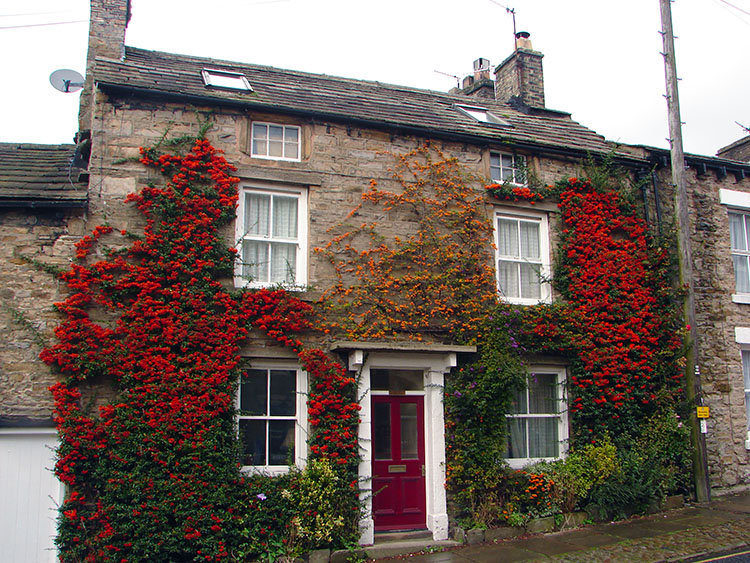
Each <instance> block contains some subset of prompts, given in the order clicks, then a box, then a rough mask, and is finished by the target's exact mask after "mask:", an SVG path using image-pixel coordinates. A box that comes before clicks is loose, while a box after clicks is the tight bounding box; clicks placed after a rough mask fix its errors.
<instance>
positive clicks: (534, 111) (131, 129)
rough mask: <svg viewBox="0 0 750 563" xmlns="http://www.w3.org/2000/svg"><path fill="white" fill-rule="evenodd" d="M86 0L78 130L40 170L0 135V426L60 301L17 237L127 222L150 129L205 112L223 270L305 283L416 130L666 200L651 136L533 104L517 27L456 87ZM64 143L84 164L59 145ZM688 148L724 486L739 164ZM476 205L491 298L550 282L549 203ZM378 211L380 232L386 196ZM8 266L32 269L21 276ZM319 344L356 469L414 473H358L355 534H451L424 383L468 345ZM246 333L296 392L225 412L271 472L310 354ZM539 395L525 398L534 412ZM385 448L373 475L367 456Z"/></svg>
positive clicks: (705, 366) (545, 364)
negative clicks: (636, 136)
mask: <svg viewBox="0 0 750 563" xmlns="http://www.w3.org/2000/svg"><path fill="white" fill-rule="evenodd" d="M91 14H92V17H91V28H90V36H89V37H90V41H89V58H88V63H87V73H86V87H85V89H84V92H83V93H82V97H81V111H80V123H79V132H78V135H77V141H78V145H77V147H72V146H71V147H47V148H38V149H37V150H38V151H39V153H40V154H45V155H49V159H50V166H53V164H52V163H53V162H54V163H55V166H57V168H55V169H54V170H52V171H51V172H48V171H46V170H40V169H39V166H40V164H39V163H40V162H41V160H40V159H39V158H33V159H26V158H25V157H24V156H23V155H24V154H26V153H24V152H23V150H22V149H23V148H24V147H17V148H16V150H15V152H13V150H11V149H12V148H8V151H9V152H8V154H9V157H8V159H7V160H4V161H3V164H2V168H0V174H2V175H4V176H11V175H12V170H11V168H10V164H8V163H15V164H17V165H18V166H17V167H18V168H19V169H20V170H23V171H24V174H26V173H27V172H29V171H30V172H31V173H32V174H33V175H34V177H35V178H36V179H37V180H35V183H34V184H33V185H25V186H24V187H22V188H21V189H17V190H15V191H14V189H15V187H14V186H13V185H12V184H6V183H0V202H2V203H3V207H4V209H3V210H2V213H3V215H2V217H3V220H2V223H0V236H2V239H3V240H4V241H5V242H6V245H5V247H4V249H3V252H4V253H5V255H6V260H5V261H4V263H3V266H2V271H1V274H2V287H0V291H2V295H3V297H4V301H6V302H7V303H9V304H10V306H9V307H8V308H3V309H2V310H1V311H0V324H2V326H3V327H4V329H5V330H6V334H9V335H10V338H8V339H6V340H5V341H4V342H3V344H2V345H0V346H2V360H1V364H0V379H1V380H2V381H3V394H2V398H1V399H0V421H2V429H1V430H0V437H3V436H5V435H6V434H9V433H12V432H18V431H19V430H18V429H19V428H23V427H25V426H26V427H27V426H29V425H30V424H41V423H42V422H41V421H48V420H49V418H50V414H51V407H52V401H51V397H50V396H49V394H48V392H47V387H48V386H49V385H51V384H52V383H54V381H55V376H54V375H53V374H52V373H51V372H50V370H49V368H47V367H46V366H45V365H43V364H42V363H41V362H39V361H37V360H36V356H37V355H38V351H39V348H38V345H37V344H35V342H34V337H33V336H32V335H31V334H30V333H29V331H28V330H27V329H28V325H31V326H33V327H34V328H35V330H37V331H39V333H41V334H42V335H43V336H44V337H45V338H49V337H50V335H51V329H52V327H53V326H54V324H55V322H56V321H55V318H56V317H55V315H54V314H53V313H52V312H51V309H50V306H51V304H52V303H53V302H54V301H56V300H58V299H59V297H58V295H59V291H60V290H59V288H58V286H57V284H56V283H55V282H54V281H52V278H51V277H49V276H48V275H46V274H45V273H44V272H39V271H38V268H37V269H35V267H34V265H33V264H30V263H29V262H30V261H29V258H31V259H33V260H34V261H38V262H44V263H50V264H65V263H68V262H69V260H70V258H71V257H72V256H73V254H74V253H73V251H72V248H71V246H72V244H71V243H72V241H74V240H76V239H77V238H78V237H81V236H83V235H84V234H85V233H87V232H89V231H91V229H93V227H94V226H96V225H99V224H102V223H103V222H104V220H105V219H106V221H107V222H108V223H109V224H110V225H112V226H114V227H115V228H116V229H132V230H135V229H137V227H138V225H139V224H140V223H139V221H141V219H140V218H139V217H138V216H137V215H136V214H135V213H134V211H133V210H132V209H131V208H130V206H128V205H126V204H125V203H124V200H125V198H126V197H127V195H128V194H130V193H133V192H135V191H136V190H137V189H138V188H139V187H141V186H143V185H144V184H145V183H146V182H148V180H149V179H150V176H149V174H148V172H146V171H145V170H144V168H143V167H142V166H141V165H140V164H138V163H137V162H135V161H134V159H135V158H137V156H138V154H139V147H148V146H153V145H154V144H156V143H157V142H159V140H160V139H162V138H163V137H164V136H165V134H167V133H168V134H169V135H170V136H180V135H195V134H196V133H197V132H198V130H199V129H200V128H201V126H202V124H203V123H204V122H205V121H206V119H210V120H211V123H212V127H211V129H210V130H209V132H208V134H207V137H208V138H209V139H210V141H211V142H212V143H213V144H214V146H216V147H217V148H219V149H221V150H222V151H224V153H225V156H226V158H227V159H228V160H229V161H230V162H231V163H233V164H234V165H235V166H236V167H237V169H238V171H237V175H238V176H239V177H240V179H241V183H240V204H239V208H238V218H237V226H236V229H235V231H234V232H231V233H227V239H228V240H230V241H232V242H233V243H234V242H235V241H236V244H237V246H238V249H239V253H240V257H241V260H240V264H244V265H241V266H239V267H238V270H237V272H236V278H235V284H237V285H246V284H250V285H251V286H253V287H261V286H268V285H270V284H276V283H293V284H296V285H301V286H308V287H310V288H312V289H311V291H310V298H313V297H314V296H315V294H316V290H320V289H325V288H326V287H328V286H330V285H331V284H332V283H333V280H334V278H333V272H332V271H331V269H330V267H329V266H328V265H327V264H326V263H325V261H324V260H322V259H321V258H320V257H319V256H317V255H315V254H314V253H313V252H312V249H314V248H316V247H321V246H323V245H325V243H326V242H327V241H328V239H329V237H330V235H328V233H327V231H328V229H329V228H331V227H333V226H335V225H337V224H339V223H340V222H342V221H343V220H344V219H345V218H346V216H347V214H348V213H349V212H350V211H351V210H352V209H353V208H354V207H355V206H356V205H357V204H358V202H359V200H360V196H361V194H362V193H363V191H365V190H366V189H367V187H368V186H369V183H370V180H371V179H375V180H377V181H378V182H380V183H381V184H382V185H385V186H389V185H392V182H393V179H392V176H391V173H390V172H389V167H390V166H391V162H392V161H391V160H390V157H388V156H387V153H388V152H405V151H408V150H411V149H413V148H415V147H418V146H421V145H422V144H423V143H424V142H425V141H428V140H429V141H430V142H431V143H433V145H436V146H439V147H440V149H441V150H442V151H444V152H445V153H446V154H449V155H451V156H454V157H456V158H458V160H459V161H460V162H461V163H462V164H463V165H464V166H466V167H467V168H468V169H469V170H471V171H472V172H474V173H476V174H478V175H480V176H482V177H484V178H486V179H487V180H488V181H495V182H503V181H510V182H512V183H517V184H519V185H522V184H523V183H524V182H525V180H524V178H525V177H526V176H527V175H533V176H534V177H535V178H537V179H538V181H539V182H542V183H553V182H555V181H556V180H558V179H559V178H561V177H565V176H572V175H578V174H580V173H581V170H582V163H583V162H584V161H585V160H586V159H587V158H590V157H594V158H596V157H604V156H606V155H612V157H613V158H614V159H615V161H616V162H617V163H618V164H620V165H621V166H623V167H625V168H626V169H627V170H629V171H630V172H631V173H632V174H633V175H634V176H637V177H640V178H647V179H648V180H649V181H648V182H646V183H645V184H644V186H645V187H644V188H643V191H642V195H643V202H644V207H645V209H647V214H646V215H647V217H648V218H649V221H651V222H652V223H653V224H654V225H657V224H658V223H660V222H661V223H663V224H668V223H669V221H670V219H669V217H670V214H671V204H670V203H669V202H670V201H671V195H672V188H671V181H670V177H669V164H668V162H669V158H668V156H669V155H668V153H667V152H666V151H664V150H661V149H655V148H651V147H644V146H615V145H613V144H612V143H610V142H608V141H606V140H605V139H604V138H603V137H601V136H599V135H597V134H596V133H595V132H593V131H591V130H590V129H587V128H585V127H583V126H582V125H580V124H578V123H577V122H575V121H574V120H573V119H572V118H571V116H570V114H568V113H565V112H561V111H556V110H552V109H549V108H546V107H545V102H544V81H543V73H542V55H541V53H538V52H536V51H534V50H533V48H532V45H531V42H530V41H529V38H528V37H527V36H526V35H524V34H519V37H518V41H517V46H516V50H515V52H514V53H512V54H511V55H510V56H509V57H508V58H507V59H506V60H505V61H504V62H503V63H501V64H500V65H498V66H497V67H496V69H495V70H494V73H491V71H490V66H489V62H488V61H486V59H479V60H477V61H476V62H475V64H474V72H473V74H472V75H470V76H469V77H467V79H465V81H464V83H463V88H462V89H460V90H456V91H452V92H451V93H446V94H443V93H438V92H432V91H425V90H419V89H415V88H407V87H400V86H393V85H386V84H381V83H374V82H367V81H360V80H351V79H346V78H336V77H330V76H321V75H314V74H309V73H304V72H298V71H290V70H281V69H276V68H272V67H265V66H258V65H252V64H245V63H236V62H230V61H218V60H212V59H206V58H200V57H192V56H184V55H175V54H169V53H161V52H153V51H146V50H143V49H138V48H133V47H130V46H126V45H125V32H126V27H127V22H128V19H129V16H130V6H129V2H128V0H108V1H106V2H105V1H104V0H92V12H91ZM29 150H31V148H29ZM73 157H75V159H73ZM55 159H56V160H55ZM79 163H80V168H81V170H79V169H78V168H75V167H74V166H73V165H74V164H75V165H79ZM687 166H688V183H689V190H690V205H691V216H692V218H693V222H692V232H691V237H692V241H693V258H694V271H695V275H696V277H695V287H696V302H697V307H698V329H699V338H700V340H699V354H700V358H699V363H700V368H701V374H702V385H703V388H702V392H703V396H704V403H705V404H706V405H708V406H709V407H710V408H711V418H710V419H709V423H708V434H707V444H708V458H709V470H710V479H711V486H712V487H714V488H716V489H717V490H720V489H723V488H727V487H733V486H741V485H748V484H750V453H749V450H750V441H747V440H748V437H749V436H748V434H747V431H748V421H749V420H750V309H748V307H749V306H750V305H749V304H750V278H749V277H748V276H750V266H749V265H748V264H750V263H749V262H748V260H750V246H748V244H750V242H748V238H750V235H748V233H750V226H748V225H747V224H746V221H750V219H749V217H750V180H748V174H749V173H750V165H748V164H745V163H741V162H737V161H731V160H727V159H720V158H712V157H702V156H688V158H687ZM39 182H41V183H39ZM6 202H7V203H6ZM487 208H488V213H490V214H491V218H492V220H493V223H494V225H495V240H496V246H497V247H498V249H497V250H496V251H495V252H496V265H497V266H498V268H497V269H498V271H499V272H500V274H499V275H498V286H499V288H500V290H501V291H502V293H503V295H504V298H505V299H507V300H508V301H510V302H513V303H518V304H532V303H536V302H539V301H543V302H549V301H551V300H553V299H554V295H553V292H552V290H551V288H550V286H549V284H548V283H547V282H545V281H544V277H543V276H542V277H539V276H535V277H534V276H532V277H529V276H528V275H525V273H524V272H525V270H524V268H525V264H527V263H529V262H531V263H533V265H534V268H535V271H541V272H542V273H548V272H549V271H550V267H551V266H550V265H551V256H552V250H553V247H554V244H555V227H556V225H557V223H558V210H557V207H556V206H555V205H553V204H551V203H544V202H543V203H540V204H536V205H533V206H532V205H529V204H527V203H513V204H500V203H499V202H496V201H495V202H493V201H490V200H489V199H488V201H487ZM391 219H392V228H393V229H394V230H395V231H396V232H397V231H398V229H399V228H401V226H400V223H399V221H398V217H395V218H391ZM521 247H525V248H528V247H533V248H535V249H536V250H534V251H533V252H529V253H528V255H521V251H519V250H514V251H511V250H510V249H511V248H521ZM504 248H505V249H508V250H507V251H503V249H504ZM250 278H251V279H252V280H253V281H252V282H248V281H247V280H248V279H250ZM19 280H28V281H31V282H33V283H34V287H35V289H34V290H33V291H29V290H28V282H26V281H23V283H19ZM17 312H20V313H22V315H23V316H22V317H19V315H18V314H17ZM325 345H326V346H327V347H328V350H329V351H330V352H332V353H334V354H336V355H338V356H339V357H340V358H341V359H342V361H343V362H344V364H345V365H347V366H348V367H349V369H351V370H353V371H358V372H359V373H360V379H359V381H360V383H359V385H360V393H359V396H360V397H366V399H363V400H362V404H361V407H362V410H361V411H360V413H361V422H360V427H359V437H360V441H361V444H362V445H363V447H362V461H361V464H360V469H359V471H360V476H361V477H362V478H363V483H368V484H367V485H363V487H367V488H369V487H379V486H380V485H381V484H385V483H394V484H395V485H394V486H399V487H405V489H404V490H407V489H408V490H409V491H411V493H410V494H409V495H398V494H396V495H390V496H389V495H378V496H377V497H376V500H375V501H374V503H373V500H372V497H371V495H368V494H366V493H367V491H363V498H366V499H368V500H367V501H366V502H367V503H368V504H367V507H366V514H367V515H366V516H365V517H364V518H363V520H362V522H361V531H362V535H361V542H362V543H363V544H370V543H372V542H373V540H374V533H375V531H379V530H388V529H404V528H427V529H429V530H430V531H431V532H432V535H433V537H434V538H435V539H444V538H446V537H447V536H448V514H447V499H446V493H445V487H444V484H445V469H444V466H445V437H444V418H443V406H442V390H441V387H442V384H443V382H444V378H445V377H446V374H448V373H449V371H450V369H451V368H452V367H454V366H455V365H456V364H457V361H458V357H459V356H460V355H462V354H466V353H470V352H472V351H473V347H469V346H460V345H457V344H456V343H455V342H451V341H450V340H440V341H434V342H426V343H419V344H417V343H414V342H411V341H408V342H407V341H403V342H401V341H395V342H394V341H390V342H380V341H357V342H352V341H331V342H326V343H325ZM243 353H244V355H245V356H247V358H249V359H250V361H251V365H252V372H253V375H254V377H256V378H258V379H259V380H262V381H263V385H262V386H261V387H263V388H266V386H267V385H274V386H276V387H277V388H280V389H283V390H284V391H283V392H284V393H287V394H288V395H289V396H290V397H296V399H292V400H291V402H292V403H293V405H292V407H291V410H290V411H289V413H285V414H284V415H283V416H276V415H274V414H273V413H268V412H267V413H266V414H263V415H258V416H247V417H242V418H241V419H240V422H239V424H240V427H241V428H242V429H243V430H244V434H245V436H249V437H248V438H246V440H245V444H244V447H245V454H246V459H247V460H248V466H251V467H249V468H248V469H253V468H254V469H257V470H263V471H267V472H271V473H273V472H279V471H284V470H285V468H286V460H287V458H288V456H289V454H290V453H291V454H292V455H293V458H294V459H295V460H297V461H298V462H303V461H304V459H305V458H306V451H305V430H306V405H305V401H304V392H305V390H306V386H307V379H306V374H305V373H304V372H302V371H301V370H300V369H299V367H298V365H297V364H296V361H295V358H293V357H292V356H291V355H289V354H287V353H286V352H285V351H284V350H282V349H280V348H279V347H275V346H271V345H269V344H268V343H267V342H264V341H262V340H252V341H250V342H248V344H247V345H246V347H245V349H244V351H243ZM531 362H532V367H533V369H534V371H535V373H538V374H542V375H543V376H544V377H545V378H546V380H547V381H548V382H549V385H550V387H551V388H552V389H553V393H555V396H556V399H557V401H558V404H559V405H561V407H560V408H559V409H555V411H554V412H549V413H542V414H543V415H545V416H552V417H554V419H555V420H556V425H555V429H554V431H553V432H550V433H549V435H548V436H545V437H544V439H543V440H542V441H543V442H544V444H545V445H544V449H545V451H546V452H553V453H554V455H552V456H550V455H549V454H545V455H544V457H557V456H560V455H563V454H564V452H565V449H566V438H567V436H568V420H567V415H566V410H567V409H566V407H565V385H564V384H565V378H566V366H565V364H564V363H563V362H562V361H560V360H559V359H555V358H541V357H540V358H532V359H531ZM252 391H253V392H256V391H257V389H254V390H252ZM746 409H747V410H746ZM290 413H291V414H290ZM534 414H535V413H525V414H524V415H523V416H522V417H521V418H522V419H523V420H524V421H525V423H529V422H533V419H534ZM384 428H389V429H390V431H391V432H396V429H398V435H399V436H401V437H402V438H403V436H406V435H409V436H411V437H412V439H409V440H404V439H401V440H397V442H399V443H401V444H404V445H402V446H401V447H400V448H398V447H396V446H395V445H394V448H395V449H394V451H393V457H392V458H391V463H388V464H385V465H382V464H378V463H376V462H377V461H378V453H377V452H376V451H373V449H372V446H371V444H372V438H373V436H374V435H376V433H378V432H381V431H383V429H384ZM393 435H396V434H393ZM390 437H392V436H389V438H390ZM394 444H395V442H394ZM402 448H403V450H402ZM396 450H398V451H396ZM516 452H517V453H516V454H515V457H514V458H512V459H510V460H509V461H510V462H511V464H513V465H517V466H522V465H523V464H525V463H528V462H530V461H532V460H534V459H539V458H540V457H542V456H540V455H539V454H535V453H534V451H533V448H531V447H530V445H529V444H528V443H519V444H516ZM414 461H416V463H415V462H414ZM37 463H38V462H37ZM380 467H383V468H384V471H385V474H382V475H380V474H378V472H379V471H380ZM370 478H371V480H370ZM17 479H20V478H18V477H17ZM3 481H4V480H3V479H0V483H2V482H3ZM371 481H372V484H371V485H370V484H369V483H370V482H371ZM8 482H9V481H6V483H8ZM16 483H17V481H16ZM407 484H408V485H407ZM10 486H11V487H13V486H17V485H10ZM56 498H59V496H58V497H56ZM373 504H374V505H373ZM45 517H47V516H45ZM48 533H49V532H47V534H48ZM42 535H44V534H42ZM47 537H48V536H47Z"/></svg>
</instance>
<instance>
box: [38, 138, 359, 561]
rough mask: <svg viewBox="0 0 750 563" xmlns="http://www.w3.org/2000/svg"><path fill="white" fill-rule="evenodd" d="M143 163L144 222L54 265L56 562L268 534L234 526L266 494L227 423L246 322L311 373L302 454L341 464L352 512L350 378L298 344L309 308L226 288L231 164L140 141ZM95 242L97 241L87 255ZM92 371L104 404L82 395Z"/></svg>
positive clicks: (345, 504) (49, 353) (245, 549)
mask: <svg viewBox="0 0 750 563" xmlns="http://www.w3.org/2000/svg"><path fill="white" fill-rule="evenodd" d="M140 160H141V162H142V163H143V164H144V165H146V166H148V167H152V168H155V169H157V170H159V171H160V172H161V173H162V174H164V175H165V176H166V177H167V178H168V180H167V181H166V182H165V184H164V185H160V186H157V185H155V184H151V185H148V186H146V187H144V188H143V189H141V190H140V191H139V192H137V193H135V194H132V195H131V196H129V197H128V199H127V201H128V202H131V203H132V204H134V205H135V206H136V207H137V209H138V210H140V212H141V213H142V214H143V215H144V217H145V221H146V223H145V228H144V230H143V233H142V234H134V233H128V232H125V231H122V232H116V231H114V230H113V228H112V227H109V226H104V227H97V228H96V229H95V230H94V232H93V233H92V234H91V235H90V236H88V237H85V238H83V239H82V240H81V241H80V242H79V243H78V244H77V252H76V263H74V264H73V265H72V267H71V269H70V270H69V271H67V272H65V273H63V274H62V276H61V277H62V280H63V281H64V282H65V283H67V285H68V287H69V288H70V290H71V294H70V296H69V297H68V298H67V299H66V300H65V301H64V302H62V303H58V304H57V308H58V310H59V311H60V312H61V313H62V315H63V316H64V320H63V322H62V323H61V324H60V326H59V327H58V328H57V329H56V331H55V334H56V337H57V341H58V342H57V344H55V345H54V346H51V347H49V348H47V349H45V350H44V351H43V352H42V356H41V357H42V359H43V360H44V361H45V362H46V363H48V364H50V365H52V366H54V367H56V368H57V370H58V371H59V372H60V373H61V374H62V376H64V379H63V380H62V381H61V382H60V383H58V384H56V385H55V386H53V387H52V389H51V390H52V393H53V396H54V400H55V411H54V418H55V421H56V424H57V427H58V431H59V435H60V441H61V445H60V447H59V450H58V461H57V464H56V467H55V473H56V474H57V476H58V477H59V479H60V480H61V481H62V482H63V483H65V484H66V485H67V487H68V491H69V494H68V496H67V498H66V500H65V502H64V505H63V506H62V507H61V509H60V520H59V533H58V537H57V542H58V546H59V547H60V554H61V559H62V560H63V561H118V562H125V561H164V562H176V561H198V560H203V561H220V560H230V559H231V560H237V559H243V558H245V557H251V556H259V555H262V554H263V553H265V551H262V549H265V548H259V547H258V546H259V545H264V546H268V545H270V543H271V541H272V539H273V538H272V536H273V534H272V533H271V531H270V530H269V531H268V532H266V531H265V528H263V527H260V526H259V527H258V528H259V529H262V530H264V531H263V532H262V534H263V535H265V539H264V538H258V537H248V533H247V530H248V529H249V528H251V527H252V526H250V524H248V523H249V522H251V521H255V520H254V518H255V516H254V514H255V512H257V511H262V510H263V501H266V499H268V501H267V502H268V503H271V502H273V499H269V498H268V497H269V496H270V495H272V492H271V491H270V489H269V491H268V494H267V495H266V493H263V492H261V493H257V492H256V489H253V488H252V487H251V486H250V485H249V482H248V480H247V479H246V478H245V477H244V476H243V475H242V474H241V473H240V471H239V466H238V459H239V455H238V454H239V452H238V440H237V430H236V425H235V400H236V399H235V398H236V391H237V384H238V380H239V376H240V373H241V358H240V355H239V346H240V343H241V342H242V340H243V339H245V337H246V336H247V335H248V332H249V330H251V329H252V328H255V329H257V330H260V331H261V332H264V333H265V334H266V335H268V337H269V338H270V339H272V340H275V341H276V342H277V343H278V344H280V345H282V346H285V347H288V348H290V349H292V350H293V351H295V352H297V353H298V354H299V357H300V363H301V365H302V366H303V368H304V369H306V370H307V371H308V373H309V377H310V387H311V392H310V397H309V401H310V413H311V415H310V427H311V437H310V452H311V457H322V458H326V459H330V460H331V461H332V462H333V463H334V466H335V467H338V468H339V473H340V475H341V476H342V478H343V479H342V482H344V484H345V486H344V489H343V490H344V491H345V492H344V493H342V503H341V510H342V511H344V512H346V513H347V515H349V516H348V519H349V521H353V522H355V521H356V514H357V508H358V505H357V500H356V495H355V491H354V487H353V485H352V483H353V482H354V479H355V478H356V463H357V460H358V456H357V442H356V425H357V422H358V413H357V409H358V406H357V403H356V398H355V393H354V380H353V379H352V378H350V377H348V376H347V374H346V372H345V371H344V370H343V369H342V368H341V367H340V366H339V365H338V364H336V363H335V362H334V361H333V360H332V359H330V358H329V357H328V356H326V355H325V354H323V353H322V352H320V351H318V350H303V347H302V345H301V342H300V340H299V339H298V336H297V335H298V334H299V333H300V332H302V331H305V330H309V329H310V328H311V323H310V320H309V318H310V314H311V312H312V311H311V307H310V306H309V305H308V304H306V303H304V302H302V301H301V300H299V299H297V298H295V297H293V296H292V295H290V294H289V293H288V292H286V291H283V290H271V289H259V290H252V291H251V290H246V291H235V290H234V289H229V288H228V285H229V284H227V283H226V280H228V279H231V276H232V274H233V269H234V260H235V250H234V249H233V248H229V247H228V246H227V245H226V243H225V242H224V238H223V236H222V235H221V229H222V228H223V227H224V226H225V225H228V224H229V223H231V222H232V221H233V220H234V217H235V206H236V203H237V184H238V179H237V178H236V177H234V176H233V172H234V168H233V167H232V166H231V165H230V164H229V163H228V162H227V161H226V160H225V159H224V157H223V156H222V155H221V154H220V153H219V151H217V150H216V149H214V148H213V147H212V146H211V144H210V143H209V142H208V141H207V140H205V139H198V140H195V141H194V142H193V143H192V144H191V146H190V148H189V150H188V151H187V153H186V154H159V152H158V151H157V150H156V149H142V151H141V159H140ZM104 243H106V244H107V245H108V247H107V252H106V253H105V254H104V255H102V254H99V255H98V256H95V255H94V254H93V252H94V250H95V249H97V248H100V247H102V246H103V245H104ZM102 256H103V257H102ZM97 258H98V259H97ZM105 380H106V381H109V382H110V383H111V385H112V387H113V390H112V391H111V393H110V396H111V397H112V398H111V400H104V399H105V397H103V396H94V395H92V394H91V393H90V390H91V389H92V388H93V386H92V385H90V384H96V383H101V382H103V381H105ZM104 388H106V387H104ZM316 409H317V410H316ZM318 411H320V412H318ZM316 412H318V414H315V415H313V413H316ZM347 491H348V492H347ZM352 513H353V514H354V517H352V516H351V514H352ZM276 525H278V523H277V524H276ZM282 528H283V526H282ZM276 541H278V542H281V541H286V540H282V539H281V538H280V537H277V538H276ZM268 549H270V548H268Z"/></svg>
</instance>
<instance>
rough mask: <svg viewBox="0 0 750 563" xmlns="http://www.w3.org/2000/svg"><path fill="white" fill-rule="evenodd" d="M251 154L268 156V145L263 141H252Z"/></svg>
mask: <svg viewBox="0 0 750 563" xmlns="http://www.w3.org/2000/svg"><path fill="white" fill-rule="evenodd" d="M253 154H257V155H260V156H268V143H267V142H266V141H265V140H259V139H253Z"/></svg>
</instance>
